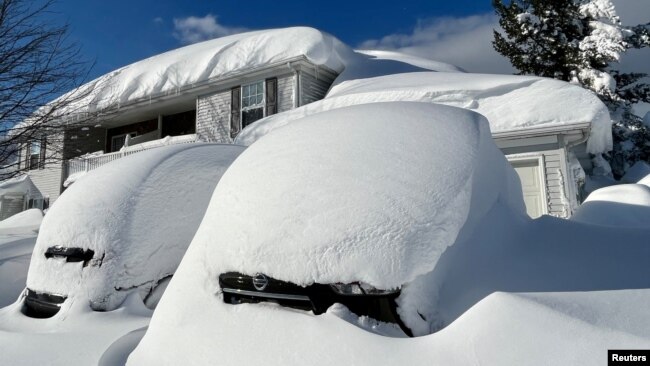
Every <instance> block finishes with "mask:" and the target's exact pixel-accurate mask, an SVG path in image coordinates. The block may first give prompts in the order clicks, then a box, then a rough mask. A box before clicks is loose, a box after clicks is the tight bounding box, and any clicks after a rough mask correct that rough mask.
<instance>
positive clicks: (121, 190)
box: [27, 144, 244, 310]
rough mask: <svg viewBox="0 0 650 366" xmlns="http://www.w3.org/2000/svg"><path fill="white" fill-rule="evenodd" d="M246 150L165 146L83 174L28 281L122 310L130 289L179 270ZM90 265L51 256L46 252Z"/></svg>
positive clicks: (51, 225)
mask: <svg viewBox="0 0 650 366" xmlns="http://www.w3.org/2000/svg"><path fill="white" fill-rule="evenodd" d="M243 150H244V148H243V147H240V146H234V145H218V144H187V145H176V146H168V147H161V148H158V149H152V150H149V151H145V152H140V153H138V154H134V155H131V156H129V157H125V158H123V159H120V160H118V161H115V162H112V163H110V164H107V165H105V166H102V167H100V168H98V169H96V170H93V171H92V172H90V173H88V174H86V175H85V176H83V177H82V178H80V179H79V180H78V181H77V182H75V183H74V184H73V185H72V186H70V188H68V189H67V190H66V192H65V193H64V194H63V195H62V196H61V197H60V198H59V199H58V200H57V201H56V202H55V203H54V205H52V207H51V208H50V210H49V212H48V214H47V215H46V216H45V218H44V219H43V223H42V226H41V230H40V234H39V236H38V239H37V242H36V246H35V248H34V253H33V256H32V261H31V264H30V268H29V274H28V277H27V287H28V288H30V289H31V290H32V291H36V292H44V293H49V294H60V295H64V296H68V297H74V298H77V299H79V300H81V301H90V303H91V306H92V307H93V308H95V309H98V310H110V309H113V308H115V307H116V306H118V305H119V304H120V303H121V302H122V300H123V299H124V298H125V297H126V295H127V293H128V292H129V290H131V289H133V288H136V287H138V286H149V287H151V286H153V285H155V281H157V280H160V279H161V278H163V277H165V276H168V275H170V274H172V273H173V272H174V270H175V269H176V267H177V266H178V263H179V262H180V260H181V258H182V256H183V254H184V253H185V250H186V249H187V247H188V246H189V243H190V242H191V240H192V237H193V236H194V233H195V232H196V229H197V228H198V226H199V223H200V222H201V218H202V217H203V214H204V213H205V209H206V207H207V204H208V202H209V198H210V195H211V194H212V191H213V190H214V187H215V186H216V184H217V182H218V181H219V179H220V178H221V175H222V174H223V172H224V171H225V170H226V169H227V168H228V166H229V165H230V164H231V163H232V161H233V160H234V159H235V158H236V157H237V156H238V155H239V153H241V152H242V151H243ZM57 246H58V247H63V248H79V249H82V250H92V251H93V252H94V256H93V259H92V260H90V261H88V262H87V263H84V262H66V261H65V259H64V258H57V257H55V256H54V257H50V258H49V259H48V258H46V252H47V250H48V248H52V247H57Z"/></svg>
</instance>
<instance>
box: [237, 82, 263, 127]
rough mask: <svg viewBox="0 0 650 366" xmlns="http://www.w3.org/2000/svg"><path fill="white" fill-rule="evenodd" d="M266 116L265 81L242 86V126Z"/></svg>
mask: <svg viewBox="0 0 650 366" xmlns="http://www.w3.org/2000/svg"><path fill="white" fill-rule="evenodd" d="M262 117H264V81H258V82H256V83H253V84H248V85H242V87H241V127H242V128H244V127H246V126H248V125H249V124H251V123H253V122H255V121H257V120H258V119H261V118H262Z"/></svg>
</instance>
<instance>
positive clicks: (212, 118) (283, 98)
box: [196, 74, 294, 143]
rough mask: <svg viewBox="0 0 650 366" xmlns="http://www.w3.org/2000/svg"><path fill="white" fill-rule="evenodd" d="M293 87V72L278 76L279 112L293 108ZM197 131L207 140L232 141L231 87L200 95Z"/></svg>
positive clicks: (197, 111)
mask: <svg viewBox="0 0 650 366" xmlns="http://www.w3.org/2000/svg"><path fill="white" fill-rule="evenodd" d="M252 81H254V80H252ZM243 84H245V83H243ZM293 87H294V77H293V74H285V75H282V76H279V77H278V113H280V112H284V111H288V110H291V109H293V95H294V92H293ZM196 133H197V134H198V135H199V137H200V138H201V139H203V140H206V141H214V142H220V143H231V142H232V139H231V138H230V88H229V89H227V90H222V91H219V92H216V93H214V94H209V95H202V96H200V97H198V99H197V110H196Z"/></svg>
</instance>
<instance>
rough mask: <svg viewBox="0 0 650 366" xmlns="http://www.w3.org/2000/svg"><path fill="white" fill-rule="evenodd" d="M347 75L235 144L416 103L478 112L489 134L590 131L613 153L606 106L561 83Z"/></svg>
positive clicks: (593, 143) (591, 144) (596, 145)
mask: <svg viewBox="0 0 650 366" xmlns="http://www.w3.org/2000/svg"><path fill="white" fill-rule="evenodd" d="M342 76H343V75H342ZM350 76H351V77H349V78H348V79H347V80H342V81H341V80H337V85H335V86H334V87H332V89H331V90H330V92H329V93H328V94H327V97H326V98H325V99H323V100H321V101H318V102H315V103H311V104H308V105H306V106H303V107H301V108H298V109H295V110H292V111H288V112H285V113H282V114H278V115H274V116H270V117H267V118H266V119H264V120H261V121H258V122H256V123H255V124H252V125H251V126H249V127H247V128H246V129H244V130H243V131H242V133H241V134H240V136H238V137H237V142H238V143H241V144H251V143H252V142H254V141H255V140H256V139H257V138H259V137H260V136H262V135H264V134H265V133H267V132H268V131H270V130H272V129H274V128H276V127H280V126H283V125H285V124H287V123H289V122H291V121H292V120H295V119H298V118H301V117H304V116H307V115H311V114H315V113H320V112H322V111H327V110H331V109H336V108H341V107H345V106H349V105H355V104H364V103H375V102H384V101H419V102H429V103H440V104H446V105H451V106H455V107H461V108H466V109H470V110H473V111H476V112H478V113H481V114H483V115H484V116H486V117H487V118H488V120H489V122H490V129H491V130H492V133H493V134H499V133H504V132H509V131H515V130H526V129H530V130H533V129H540V128H566V127H570V126H573V125H583V126H584V125H587V126H591V132H590V136H589V140H588V144H587V146H588V151H589V152H592V153H602V152H605V151H608V150H611V146H612V135H611V120H610V116H609V112H608V110H607V107H606V106H605V105H604V104H603V103H602V102H601V101H600V100H599V99H598V97H596V95H594V94H593V93H592V92H590V91H588V90H586V89H584V88H581V87H579V86H576V85H572V84H569V83H566V82H563V81H558V80H553V79H548V78H540V77H534V76H513V75H488V74H471V73H460V72H453V73H450V72H411V73H402V74H394V75H385V76H379V77H373V78H361V79H355V78H354V76H353V75H350Z"/></svg>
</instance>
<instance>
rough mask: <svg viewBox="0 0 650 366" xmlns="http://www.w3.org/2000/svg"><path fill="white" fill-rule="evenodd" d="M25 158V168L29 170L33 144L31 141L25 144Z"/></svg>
mask: <svg viewBox="0 0 650 366" xmlns="http://www.w3.org/2000/svg"><path fill="white" fill-rule="evenodd" d="M23 151H24V152H25V159H23V161H24V162H25V170H29V168H30V167H29V159H30V158H31V155H30V154H31V152H32V144H31V143H30V142H27V143H26V144H25V150H23Z"/></svg>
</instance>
